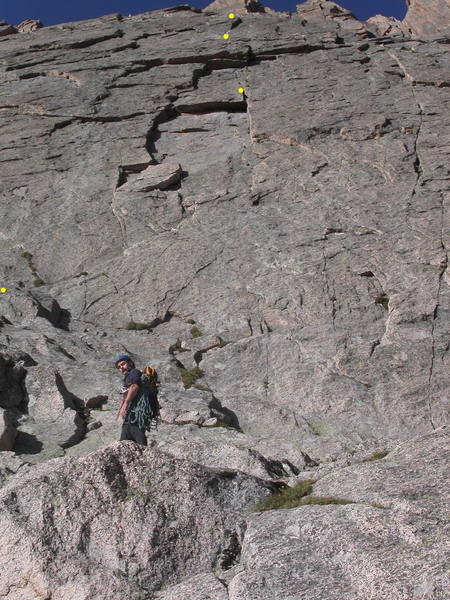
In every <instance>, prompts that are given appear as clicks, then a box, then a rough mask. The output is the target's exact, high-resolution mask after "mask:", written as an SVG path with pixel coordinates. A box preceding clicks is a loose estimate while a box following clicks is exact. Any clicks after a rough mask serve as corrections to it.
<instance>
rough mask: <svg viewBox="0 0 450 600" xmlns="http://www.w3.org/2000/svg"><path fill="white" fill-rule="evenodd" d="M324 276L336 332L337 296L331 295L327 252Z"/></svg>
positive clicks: (324, 258)
mask: <svg viewBox="0 0 450 600" xmlns="http://www.w3.org/2000/svg"><path fill="white" fill-rule="evenodd" d="M322 275H323V279H324V286H325V292H326V295H327V296H328V298H329V299H330V301H331V319H332V323H333V330H334V331H336V323H335V317H336V296H335V294H334V293H331V290H330V284H329V281H328V273H327V257H326V256H325V251H324V252H323V268H322Z"/></svg>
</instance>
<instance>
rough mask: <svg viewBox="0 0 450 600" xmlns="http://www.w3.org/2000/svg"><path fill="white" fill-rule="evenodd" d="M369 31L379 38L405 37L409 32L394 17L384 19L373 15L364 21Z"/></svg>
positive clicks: (383, 16) (381, 16)
mask: <svg viewBox="0 0 450 600" xmlns="http://www.w3.org/2000/svg"><path fill="white" fill-rule="evenodd" d="M366 23H367V25H368V27H369V29H370V31H373V32H374V33H376V35H378V36H380V37H397V36H401V37H405V36H408V34H409V31H408V29H407V27H406V25H405V24H404V22H403V21H399V20H398V19H396V18H395V17H386V16H385V15H375V16H373V17H370V19H367V21H366Z"/></svg>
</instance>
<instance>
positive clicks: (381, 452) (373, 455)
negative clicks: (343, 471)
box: [361, 450, 389, 463]
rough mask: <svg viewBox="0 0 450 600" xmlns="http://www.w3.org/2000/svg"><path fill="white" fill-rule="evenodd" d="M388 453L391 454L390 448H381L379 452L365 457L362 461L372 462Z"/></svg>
mask: <svg viewBox="0 0 450 600" xmlns="http://www.w3.org/2000/svg"><path fill="white" fill-rule="evenodd" d="M388 454H389V450H380V451H378V452H374V453H373V454H372V455H371V456H368V457H367V458H364V459H363V460H362V461H361V462H362V463H365V462H372V461H374V460H381V459H382V458H384V457H385V456H387V455H388Z"/></svg>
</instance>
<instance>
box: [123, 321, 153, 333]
mask: <svg viewBox="0 0 450 600" xmlns="http://www.w3.org/2000/svg"><path fill="white" fill-rule="evenodd" d="M126 329H128V330H130V331H142V330H144V329H147V330H148V329H149V326H148V325H147V323H136V322H135V321H128V323H127V326H126Z"/></svg>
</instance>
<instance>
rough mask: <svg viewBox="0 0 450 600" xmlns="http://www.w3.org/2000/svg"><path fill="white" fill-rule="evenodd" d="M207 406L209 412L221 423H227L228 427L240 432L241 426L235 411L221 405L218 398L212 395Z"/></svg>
mask: <svg viewBox="0 0 450 600" xmlns="http://www.w3.org/2000/svg"><path fill="white" fill-rule="evenodd" d="M208 407H209V408H210V410H211V414H212V415H213V416H214V417H216V418H217V419H218V420H219V421H220V423H221V424H223V425H228V426H229V427H233V428H234V429H237V431H240V432H241V433H242V429H241V426H240V425H239V419H238V418H237V415H236V413H234V412H233V411H232V410H230V409H229V408H226V407H225V406H222V403H221V402H220V400H218V399H217V398H216V397H215V396H213V397H212V400H211V402H210V403H209V405H208Z"/></svg>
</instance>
